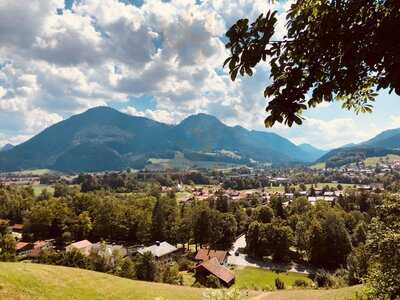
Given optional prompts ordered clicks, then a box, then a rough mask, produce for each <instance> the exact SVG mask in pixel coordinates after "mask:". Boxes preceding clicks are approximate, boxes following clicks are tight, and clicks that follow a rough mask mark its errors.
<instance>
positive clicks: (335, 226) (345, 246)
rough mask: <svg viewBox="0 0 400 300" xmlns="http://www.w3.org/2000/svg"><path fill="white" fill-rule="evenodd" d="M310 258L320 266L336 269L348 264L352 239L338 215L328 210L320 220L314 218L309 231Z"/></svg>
mask: <svg viewBox="0 0 400 300" xmlns="http://www.w3.org/2000/svg"><path fill="white" fill-rule="evenodd" d="M309 241H310V250H309V254H310V260H311V262H312V263H313V264H314V265H316V266H319V267H324V268H327V269H336V268H338V267H340V266H344V265H345V264H346V259H347V255H348V254H349V253H350V251H351V240H350V237H349V234H348V232H347V230H346V227H345V226H344V222H343V220H342V219H341V218H339V217H338V215H337V214H336V213H334V212H332V211H328V212H326V213H325V214H324V215H323V218H322V219H321V221H320V222H318V221H317V220H314V221H313V222H312V224H311V229H310V233H309Z"/></svg>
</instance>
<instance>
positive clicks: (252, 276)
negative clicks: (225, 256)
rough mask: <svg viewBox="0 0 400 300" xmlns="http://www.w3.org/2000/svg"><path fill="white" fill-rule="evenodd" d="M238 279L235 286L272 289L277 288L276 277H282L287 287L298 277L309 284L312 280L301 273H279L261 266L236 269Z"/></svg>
mask: <svg viewBox="0 0 400 300" xmlns="http://www.w3.org/2000/svg"><path fill="white" fill-rule="evenodd" d="M235 275H236V281H235V285H234V287H236V288H239V289H243V288H248V289H260V290H261V289H271V288H275V279H276V278H278V277H279V278H280V279H281V280H282V281H283V282H284V283H285V286H286V287H287V288H289V287H291V286H293V283H294V282H295V280H297V279H302V280H304V281H306V282H308V283H309V284H311V283H312V281H311V280H310V279H309V278H308V277H307V276H306V275H303V274H299V273H277V272H274V271H270V270H266V269H259V268H251V267H246V268H238V269H236V270H235Z"/></svg>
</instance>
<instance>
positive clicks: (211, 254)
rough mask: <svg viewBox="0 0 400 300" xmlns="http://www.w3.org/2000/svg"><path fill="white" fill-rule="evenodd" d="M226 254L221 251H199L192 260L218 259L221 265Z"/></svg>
mask: <svg viewBox="0 0 400 300" xmlns="http://www.w3.org/2000/svg"><path fill="white" fill-rule="evenodd" d="M227 254H228V253H227V252H226V251H222V250H211V249H200V250H199V251H198V252H197V254H196V257H195V258H194V259H195V260H202V261H206V260H210V259H212V258H216V259H218V261H219V263H220V264H222V263H223V262H224V260H225V258H226V255H227Z"/></svg>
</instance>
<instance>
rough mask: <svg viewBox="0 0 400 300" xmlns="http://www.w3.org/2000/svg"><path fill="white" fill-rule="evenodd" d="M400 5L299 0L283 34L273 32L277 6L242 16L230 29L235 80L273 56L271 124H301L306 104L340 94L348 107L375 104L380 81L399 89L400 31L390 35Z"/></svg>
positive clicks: (399, 22) (391, 0)
mask: <svg viewBox="0 0 400 300" xmlns="http://www.w3.org/2000/svg"><path fill="white" fill-rule="evenodd" d="M399 12H400V3H399V1H397V0H388V1H358V0H346V1H334V0H323V1H300V0H299V1H295V2H294V3H293V4H292V5H291V8H290V10H289V12H288V15H287V19H288V22H287V25H286V27H287V34H286V36H285V37H284V38H283V40H279V41H277V40H274V39H273V36H274V33H275V27H276V26H277V25H276V23H277V18H276V11H275V12H271V11H269V12H268V13H267V14H266V15H263V14H262V15H260V16H259V17H258V18H257V19H256V20H255V21H254V23H252V24H250V22H249V20H248V19H241V20H239V21H237V22H236V24H234V25H233V26H232V27H231V28H230V29H229V30H228V32H227V33H226V35H227V37H228V39H229V41H228V43H227V44H226V47H227V48H229V49H230V51H231V56H230V57H229V58H228V59H227V60H226V61H225V63H224V65H226V64H227V65H228V66H229V71H230V74H231V78H232V80H235V78H236V76H237V75H238V74H239V73H240V74H241V75H242V76H243V75H245V74H247V75H249V76H252V74H253V73H254V68H255V67H256V65H258V64H259V63H261V61H267V60H268V61H269V63H270V66H271V75H270V77H271V79H272V80H271V81H272V82H271V84H269V85H268V86H267V88H266V89H265V91H264V96H265V97H266V98H268V99H269V102H268V105H267V108H266V110H267V112H269V116H268V117H267V118H266V120H265V125H266V126H273V125H274V124H275V122H280V123H285V124H288V125H289V126H292V124H293V123H296V124H301V123H302V117H301V114H302V112H303V111H304V110H306V109H307V108H310V107H315V106H317V105H318V104H320V103H322V102H332V101H334V100H335V99H337V100H339V101H341V102H342V106H343V108H345V109H349V110H350V109H353V110H355V112H357V113H359V112H370V111H371V110H372V104H371V103H372V102H373V101H374V99H375V97H376V96H377V94H376V93H375V87H376V86H377V87H378V89H379V88H389V89H390V91H392V90H395V92H396V93H397V94H399V95H400V76H399V73H398V72H399V71H398V70H399V68H400V65H399V61H398V58H399V57H400V52H399V51H400V50H399V49H400V47H399V46H400V37H399V36H398V35H396V36H395V37H393V38H392V35H393V32H394V31H395V30H396V28H398V27H399V26H400V13H399ZM388 37H391V38H388ZM306 95H311V97H310V98H309V99H307V97H306Z"/></svg>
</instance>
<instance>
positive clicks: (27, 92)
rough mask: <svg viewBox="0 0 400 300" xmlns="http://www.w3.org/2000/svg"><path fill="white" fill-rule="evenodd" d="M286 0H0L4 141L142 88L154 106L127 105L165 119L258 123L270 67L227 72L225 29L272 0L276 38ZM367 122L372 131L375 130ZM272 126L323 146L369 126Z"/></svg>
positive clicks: (342, 122)
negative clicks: (243, 73)
mask: <svg viewBox="0 0 400 300" xmlns="http://www.w3.org/2000/svg"><path fill="white" fill-rule="evenodd" d="M291 2H293V0H290V1H288V2H287V3H283V4H282V3H274V4H268V3H267V2H266V1H265V0H204V1H202V2H200V3H198V1H195V0H174V1H169V2H167V1H162V0H146V1H144V4H143V5H142V6H141V7H136V6H134V5H130V4H126V3H122V2H120V1H118V0H102V1H98V0H80V1H75V2H74V5H73V7H72V9H71V10H67V9H63V10H62V13H60V10H59V9H61V8H63V7H64V1H63V0H36V1H15V0H0V132H3V134H2V135H0V144H1V143H2V142H3V141H6V140H8V141H10V140H13V138H12V137H18V138H16V141H21V140H22V139H23V137H25V138H27V137H29V136H31V135H32V134H35V133H37V132H39V131H40V130H42V129H44V128H45V127H47V126H49V125H51V124H53V123H55V122H57V121H59V120H61V119H62V118H64V117H67V116H69V115H71V114H73V113H78V112H82V111H83V110H85V109H88V108H90V107H93V106H98V105H112V104H114V103H116V102H119V103H120V104H121V103H124V102H126V103H128V99H129V98H130V97H140V96H147V97H152V98H153V99H155V101H156V105H155V108H152V109H150V108H144V109H141V110H140V111H139V110H138V109H137V108H135V107H134V106H132V105H131V104H130V105H131V106H128V104H126V107H125V108H124V111H125V112H127V113H129V114H132V115H141V116H146V117H150V118H153V119H156V120H158V121H162V122H167V123H177V122H179V121H180V120H182V119H183V118H185V117H186V116H187V115H189V114H193V113H198V112H206V113H210V114H214V115H216V116H217V117H219V118H221V119H222V120H223V121H225V122H227V123H228V124H231V125H236V124H240V125H242V126H244V127H247V128H255V129H262V128H263V120H264V118H265V105H266V103H265V99H264V98H263V95H262V92H263V89H264V87H265V84H266V82H267V81H268V75H269V73H268V68H267V67H266V66H265V65H263V66H259V67H257V70H256V72H255V74H254V76H253V77H252V78H251V79H248V78H238V79H237V80H236V81H235V82H232V81H231V80H230V78H229V76H228V75H227V70H222V63H223V61H224V59H225V57H226V56H227V51H226V49H225V47H224V43H223V41H222V37H223V35H224V33H225V31H226V30H227V29H228V27H230V26H231V25H232V24H233V23H234V22H235V21H236V20H237V19H238V18H241V17H249V18H250V19H254V18H255V17H257V16H258V15H259V14H260V13H265V12H266V11H267V10H268V8H278V9H279V10H280V13H279V15H278V28H277V33H276V37H277V38H281V37H282V36H283V35H284V33H285V27H284V24H285V22H286V21H285V17H286V13H285V10H287V9H288V8H289V4H290V3H291ZM57 9H58V13H57ZM328 105H329V104H328ZM119 106H121V105H119ZM393 123H398V124H400V120H397V119H396V120H395V119H393ZM371 126H372V125H371ZM371 128H372V129H371V130H372V131H371V130H369V131H368V133H369V135H371V132H375V130H378V129H377V128H373V127H371ZM352 130H355V131H354V132H355V133H350V132H351V131H352ZM275 131H278V132H279V133H282V134H284V135H286V136H288V137H290V138H292V139H294V140H296V141H299V142H300V141H307V142H311V143H315V144H316V145H319V146H325V147H333V146H338V145H341V144H343V143H346V142H350V141H351V142H353V141H354V140H361V139H363V138H364V137H365V136H366V134H365V133H363V132H362V128H360V126H358V125H357V124H355V123H354V122H353V121H352V120H351V119H337V120H330V121H323V120H319V119H315V118H314V119H309V120H307V122H305V124H304V125H303V127H302V128H301V129H300V128H298V129H290V130H289V129H287V128H280V127H279V126H278V128H277V129H276V130H275Z"/></svg>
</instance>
